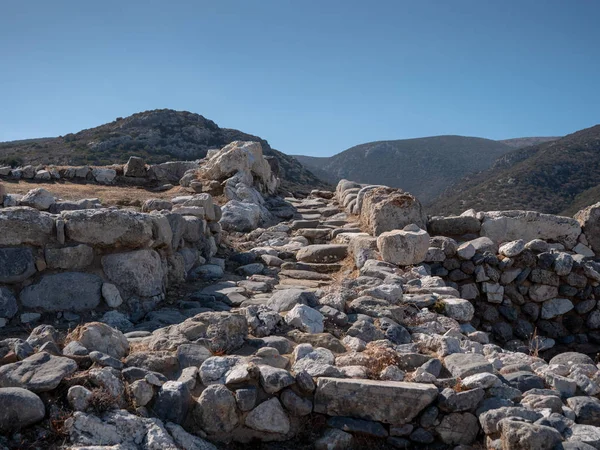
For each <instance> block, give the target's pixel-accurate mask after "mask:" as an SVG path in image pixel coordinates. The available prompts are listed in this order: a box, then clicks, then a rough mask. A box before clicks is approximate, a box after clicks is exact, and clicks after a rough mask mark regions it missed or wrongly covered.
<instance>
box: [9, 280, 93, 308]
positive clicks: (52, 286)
mask: <svg viewBox="0 0 600 450" xmlns="http://www.w3.org/2000/svg"><path fill="white" fill-rule="evenodd" d="M19 297H20V299H21V303H22V305H23V306H24V307H26V308H32V309H40V310H42V311H75V312H77V311H87V310H90V309H94V308H95V307H97V306H98V305H99V304H100V299H101V297H102V278H100V277H99V276H97V275H93V274H89V273H81V272H62V273H56V274H51V275H44V276H43V277H42V278H41V280H40V281H39V282H38V283H36V284H32V285H30V286H27V287H25V288H24V289H23V290H22V291H21V293H20V295H19Z"/></svg>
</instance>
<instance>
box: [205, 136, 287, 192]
mask: <svg viewBox="0 0 600 450" xmlns="http://www.w3.org/2000/svg"><path fill="white" fill-rule="evenodd" d="M239 172H241V173H244V174H249V175H251V177H252V178H254V179H255V180H256V181H257V182H258V186H259V187H260V188H261V190H263V191H264V192H268V193H269V194H272V193H274V192H275V190H276V189H277V185H278V179H277V178H276V177H275V175H274V174H273V172H272V171H271V166H270V165H269V162H268V161H267V160H266V159H265V158H264V157H263V152H262V146H261V145H260V143H259V142H244V141H234V142H232V143H231V144H229V145H227V146H225V147H223V148H222V149H221V150H219V151H218V152H215V153H214V154H212V155H211V156H210V158H209V159H208V161H207V162H206V163H205V164H204V165H203V166H202V167H201V168H200V169H199V176H200V178H202V179H205V180H225V179H227V178H229V177H231V176H233V175H235V174H237V173H239Z"/></svg>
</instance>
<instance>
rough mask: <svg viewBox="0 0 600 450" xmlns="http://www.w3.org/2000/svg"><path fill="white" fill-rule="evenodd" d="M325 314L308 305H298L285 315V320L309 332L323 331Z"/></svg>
mask: <svg viewBox="0 0 600 450" xmlns="http://www.w3.org/2000/svg"><path fill="white" fill-rule="evenodd" d="M323 319H324V317H323V314H321V313H320V312H319V311H317V310H316V309H313V308H311V307H310V306H306V305H296V306H294V307H293V308H292V309H291V311H289V312H288V313H287V314H286V316H285V321H286V322H287V323H288V324H289V325H291V326H293V327H295V328H298V329H300V330H302V331H305V332H307V333H322V332H323Z"/></svg>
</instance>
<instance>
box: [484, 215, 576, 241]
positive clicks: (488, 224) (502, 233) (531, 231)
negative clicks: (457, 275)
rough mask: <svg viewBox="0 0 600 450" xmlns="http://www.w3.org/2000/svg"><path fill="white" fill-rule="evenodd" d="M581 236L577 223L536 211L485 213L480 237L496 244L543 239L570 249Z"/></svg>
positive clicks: (573, 220)
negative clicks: (487, 238)
mask: <svg viewBox="0 0 600 450" xmlns="http://www.w3.org/2000/svg"><path fill="white" fill-rule="evenodd" d="M580 234H581V226H580V225H579V223H578V222H577V220H575V219H571V218H569V217H562V216H554V215H551V214H542V213H538V212H535V211H520V210H515V211H491V212H486V213H484V218H483V222H482V224H481V236H486V237H489V238H490V239H491V240H492V241H494V242H495V243H496V244H500V243H502V242H508V241H514V240H517V239H523V240H524V241H531V240H533V239H544V240H547V241H552V242H558V243H561V244H563V245H564V246H565V247H566V248H567V249H571V248H573V247H574V246H575V244H576V243H577V238H578V237H579V235H580Z"/></svg>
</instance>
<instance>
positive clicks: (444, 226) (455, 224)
mask: <svg viewBox="0 0 600 450" xmlns="http://www.w3.org/2000/svg"><path fill="white" fill-rule="evenodd" d="M479 230H481V222H479V220H477V218H476V217H473V216H451V217H432V218H431V219H430V220H429V231H430V233H431V234H432V235H433V236H462V235H463V234H473V233H475V234H477V233H479Z"/></svg>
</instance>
